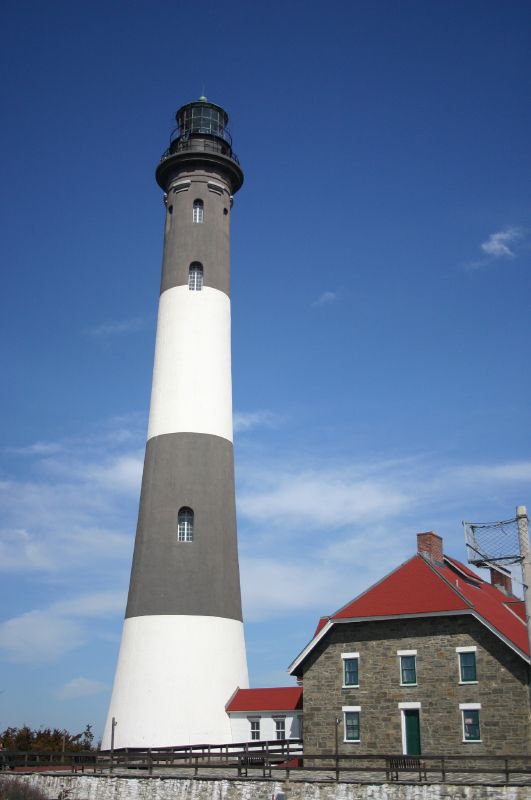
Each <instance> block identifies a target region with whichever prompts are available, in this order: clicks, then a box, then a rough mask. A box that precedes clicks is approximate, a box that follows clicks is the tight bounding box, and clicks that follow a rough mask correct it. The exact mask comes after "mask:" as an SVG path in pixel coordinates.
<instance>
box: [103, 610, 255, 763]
mask: <svg viewBox="0 0 531 800" xmlns="http://www.w3.org/2000/svg"><path fill="white" fill-rule="evenodd" d="M238 686H239V687H240V688H247V687H248V686H249V679H248V674H247V661H246V656H245V640H244V634H243V623H242V622H238V621H237V620H233V619H224V618H222V617H195V616H184V615H183V616H173V615H157V616H149V617H131V618H130V619H126V620H125V623H124V628H123V634H122V643H121V646H120V655H119V657H118V666H117V668H116V675H115V678H114V687H113V692H112V697H111V703H110V707H109V714H108V718H107V723H106V725H105V731H104V734H103V740H102V749H104V750H108V749H110V746H111V720H112V717H115V719H116V722H117V723H118V724H117V725H116V727H115V732H114V746H115V747H116V748H119V747H170V746H178V745H184V744H208V743H212V744H217V743H223V742H230V741H231V740H232V739H231V730H230V721H229V717H228V715H227V714H226V712H225V705H226V704H227V702H228V701H229V699H230V698H231V696H232V694H233V692H234V691H235V689H236V688H237V687H238Z"/></svg>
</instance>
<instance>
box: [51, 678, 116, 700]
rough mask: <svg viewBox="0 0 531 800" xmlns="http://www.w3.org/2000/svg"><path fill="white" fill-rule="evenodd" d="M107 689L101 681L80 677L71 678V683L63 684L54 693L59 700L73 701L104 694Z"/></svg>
mask: <svg viewBox="0 0 531 800" xmlns="http://www.w3.org/2000/svg"><path fill="white" fill-rule="evenodd" d="M108 688H109V687H108V686H107V684H106V683H102V682H101V681H94V680H91V679H90V678H84V677H83V676H81V675H80V677H79V678H72V680H71V681H68V683H65V685H64V686H62V687H61V688H60V689H58V690H57V692H56V697H58V698H59V700H75V699H77V698H78V697H91V696H92V695H95V694H101V693H102V692H106V691H107V689H108Z"/></svg>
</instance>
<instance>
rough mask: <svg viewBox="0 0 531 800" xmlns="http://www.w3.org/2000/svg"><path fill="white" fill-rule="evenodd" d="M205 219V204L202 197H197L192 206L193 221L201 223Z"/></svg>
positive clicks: (195, 223) (196, 223)
mask: <svg viewBox="0 0 531 800" xmlns="http://www.w3.org/2000/svg"><path fill="white" fill-rule="evenodd" d="M204 219H205V204H204V202H203V201H202V200H201V198H200V197H196V199H195V200H194V204H193V206H192V222H193V223H194V225H201V224H202V223H203V222H204Z"/></svg>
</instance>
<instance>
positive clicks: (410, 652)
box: [396, 650, 419, 686]
mask: <svg viewBox="0 0 531 800" xmlns="http://www.w3.org/2000/svg"><path fill="white" fill-rule="evenodd" d="M396 654H397V656H398V668H399V670H400V686H418V682H419V673H418V669H417V651H416V650H397V651H396ZM403 656H406V657H410V658H411V657H412V656H414V657H415V683H404V682H403V681H402V657H403Z"/></svg>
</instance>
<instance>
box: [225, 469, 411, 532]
mask: <svg viewBox="0 0 531 800" xmlns="http://www.w3.org/2000/svg"><path fill="white" fill-rule="evenodd" d="M413 503H414V497H413V496H412V494H411V493H410V492H408V490H407V489H406V487H405V486H397V485H396V484H395V485H393V484H392V482H391V481H389V480H387V479H386V478H384V477H382V478H381V479H378V478H374V479H370V478H367V479H364V478H360V476H359V474H358V473H357V471H356V470H351V469H349V468H345V469H343V470H323V469H321V470H319V469H318V470H312V471H302V472H299V473H293V472H286V471H284V470H277V471H276V472H275V474H270V475H264V476H263V478H262V480H261V481H260V483H258V484H256V485H255V486H254V487H252V488H251V487H249V488H248V489H247V490H244V491H243V492H242V494H241V496H240V500H239V506H238V507H239V510H240V512H241V513H242V514H243V516H245V517H249V518H251V519H255V520H256V519H261V518H262V519H264V518H267V519H268V521H269V524H273V525H274V524H280V525H282V526H284V527H285V526H286V525H291V526H294V525H297V526H304V527H305V529H306V530H314V529H317V530H322V528H323V525H326V526H331V527H333V528H338V527H342V526H345V525H351V524H353V523H358V522H359V521H360V520H362V519H365V520H366V519H369V518H373V517H374V516H375V515H378V517H380V518H381V517H389V516H393V515H396V514H398V513H400V512H401V511H403V510H405V509H406V508H408V507H411V505H412V504H413Z"/></svg>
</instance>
